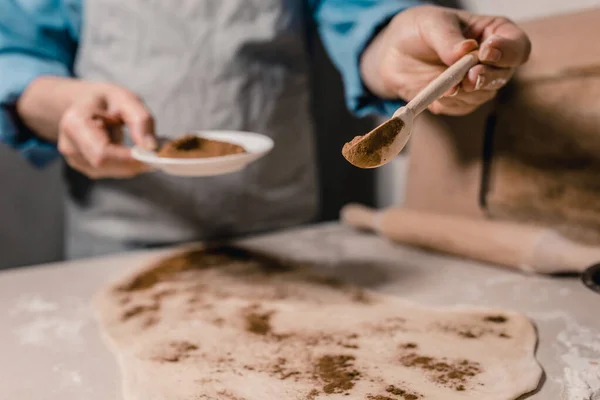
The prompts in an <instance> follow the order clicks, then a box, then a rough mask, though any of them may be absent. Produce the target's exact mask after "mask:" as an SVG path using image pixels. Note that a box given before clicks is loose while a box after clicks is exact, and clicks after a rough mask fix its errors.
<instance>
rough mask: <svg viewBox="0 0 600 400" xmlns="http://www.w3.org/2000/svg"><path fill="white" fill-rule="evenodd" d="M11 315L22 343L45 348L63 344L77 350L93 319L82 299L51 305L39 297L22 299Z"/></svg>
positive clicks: (14, 329) (64, 300)
mask: <svg viewBox="0 0 600 400" xmlns="http://www.w3.org/2000/svg"><path fill="white" fill-rule="evenodd" d="M9 314H10V315H11V317H12V319H13V329H12V331H13V332H14V334H15V335H16V336H17V340H18V342H19V343H20V344H22V345H29V346H41V347H44V346H52V345H53V344H54V343H56V341H62V342H67V343H69V345H70V348H72V349H74V350H76V349H77V348H78V347H79V346H80V345H82V344H83V337H82V334H81V331H82V329H83V328H84V326H85V325H86V324H87V323H88V322H89V319H90V317H89V311H88V306H87V305H85V304H83V303H82V302H81V301H80V300H78V299H72V298H65V299H61V301H60V302H51V301H48V300H45V299H43V298H42V297H40V296H38V295H26V296H23V297H21V298H20V299H19V300H18V301H17V302H16V304H15V306H14V307H12V309H11V311H10V313H9Z"/></svg>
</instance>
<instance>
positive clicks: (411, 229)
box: [341, 204, 600, 274]
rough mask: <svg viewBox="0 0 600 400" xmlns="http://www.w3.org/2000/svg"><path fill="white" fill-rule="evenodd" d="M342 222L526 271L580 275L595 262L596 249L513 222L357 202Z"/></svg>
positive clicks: (599, 251) (598, 250) (597, 259)
mask: <svg viewBox="0 0 600 400" xmlns="http://www.w3.org/2000/svg"><path fill="white" fill-rule="evenodd" d="M341 220H342V222H343V223H345V224H348V225H352V226H354V227H356V228H361V229H367V230H372V231H375V232H377V233H379V234H381V235H382V236H385V237H387V238H389V239H391V240H393V241H395V242H399V243H403V244H409V245H413V246H418V247H422V248H426V249H429V250H434V251H439V252H443V253H447V254H452V255H455V256H459V257H464V258H467V259H472V260H477V261H483V262H487V263H492V264H497V265H503V266H507V267H512V268H518V269H520V270H523V271H527V272H537V273H547V274H551V273H563V272H582V271H583V270H585V269H586V268H587V267H589V266H590V265H592V264H594V263H598V262H600V247H592V246H585V245H582V244H579V243H576V242H573V241H571V240H569V239H567V238H565V237H563V236H561V235H560V234H559V233H557V232H556V231H553V230H551V229H546V228H540V227H535V226H529V225H522V224H518V223H511V222H501V221H487V220H478V219H471V218H466V217H459V216H449V215H442V214H433V213H427V212H422V211H413V210H408V209H404V208H388V209H384V210H380V211H376V210H373V209H370V208H368V207H365V206H362V205H357V204H349V205H347V206H345V207H344V208H343V209H342V212H341Z"/></svg>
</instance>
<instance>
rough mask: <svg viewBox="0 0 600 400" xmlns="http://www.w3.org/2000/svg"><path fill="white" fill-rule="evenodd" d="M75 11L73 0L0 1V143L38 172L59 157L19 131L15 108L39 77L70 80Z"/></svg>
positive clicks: (52, 148) (51, 146)
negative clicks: (18, 154)
mask: <svg viewBox="0 0 600 400" xmlns="http://www.w3.org/2000/svg"><path fill="white" fill-rule="evenodd" d="M77 6H78V4H77V3H76V2H75V1H73V0H2V1H0V140H1V141H2V142H4V143H6V144H8V145H10V146H12V147H13V148H15V149H17V150H18V151H19V152H20V153H21V154H22V155H23V156H24V157H25V158H26V159H28V160H29V161H30V162H31V163H33V164H34V165H36V166H38V167H41V166H43V165H45V164H47V163H48V162H50V161H52V160H54V159H55V158H56V157H57V156H58V151H57V149H56V146H55V145H54V144H52V143H47V142H45V141H43V140H41V139H39V138H37V137H36V136H35V135H34V133H33V132H31V131H30V130H29V129H27V128H26V127H25V126H23V124H22V123H21V121H20V120H19V118H18V117H17V114H16V113H15V103H16V101H17V99H18V98H19V96H20V95H21V93H23V91H24V90H25V88H26V87H27V86H28V85H29V84H30V83H31V82H32V81H33V80H34V79H35V78H37V77H39V76H43V75H53V76H71V75H72V66H73V60H74V58H75V52H76V48H77V42H76V39H77V36H78V32H77V29H78V26H77V25H76V21H77V10H78V8H77Z"/></svg>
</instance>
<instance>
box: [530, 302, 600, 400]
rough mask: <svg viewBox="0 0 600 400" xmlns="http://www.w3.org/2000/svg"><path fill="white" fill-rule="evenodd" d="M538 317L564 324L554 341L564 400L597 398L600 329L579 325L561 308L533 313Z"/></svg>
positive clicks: (599, 387)
mask: <svg viewBox="0 0 600 400" xmlns="http://www.w3.org/2000/svg"><path fill="white" fill-rule="evenodd" d="M531 316H532V317H533V318H535V319H539V320H545V321H548V320H560V321H562V322H563V323H564V325H565V328H564V329H563V330H562V331H561V332H560V333H559V334H558V336H557V337H556V344H555V345H554V346H555V348H556V349H557V351H558V352H559V353H560V359H561V361H562V363H563V365H564V369H563V371H564V372H563V378H562V380H561V383H562V385H563V393H562V398H563V399H564V400H600V363H599V362H600V333H598V332H593V331H591V330H590V329H588V328H586V327H584V326H582V325H580V324H579V323H578V322H577V321H575V320H574V319H573V318H572V317H571V316H570V315H568V314H566V313H562V312H549V313H536V314H533V315H531Z"/></svg>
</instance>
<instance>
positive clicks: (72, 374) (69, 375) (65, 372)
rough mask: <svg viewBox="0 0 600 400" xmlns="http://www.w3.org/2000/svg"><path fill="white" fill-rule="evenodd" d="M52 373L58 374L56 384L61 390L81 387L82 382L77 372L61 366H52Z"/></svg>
mask: <svg viewBox="0 0 600 400" xmlns="http://www.w3.org/2000/svg"><path fill="white" fill-rule="evenodd" d="M52 371H53V372H55V373H57V374H58V376H59V378H58V384H59V386H60V387H61V388H62V389H65V388H70V387H73V386H81V385H82V382H83V380H82V378H81V374H80V373H79V372H77V371H74V370H70V369H68V368H67V367H65V365H63V364H56V365H54V366H53V367H52Z"/></svg>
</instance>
